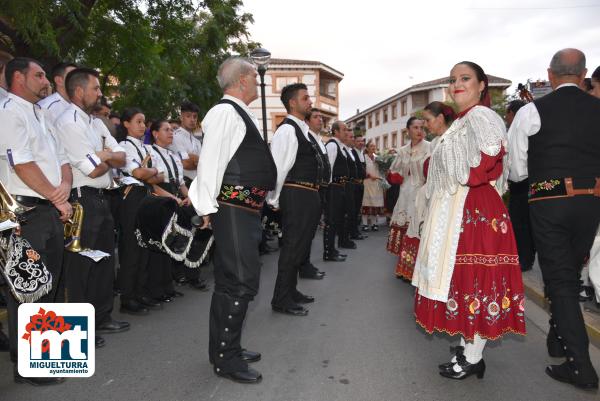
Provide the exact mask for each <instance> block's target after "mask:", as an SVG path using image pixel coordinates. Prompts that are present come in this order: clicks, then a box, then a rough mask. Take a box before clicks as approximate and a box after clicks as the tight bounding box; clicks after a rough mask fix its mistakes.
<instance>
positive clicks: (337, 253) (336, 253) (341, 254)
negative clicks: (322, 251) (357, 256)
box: [332, 249, 348, 258]
mask: <svg viewBox="0 0 600 401" xmlns="http://www.w3.org/2000/svg"><path fill="white" fill-rule="evenodd" d="M332 253H333V254H334V255H337V256H341V257H342V258H347V257H348V254H345V253H340V251H338V250H337V249H334V250H333V252H332Z"/></svg>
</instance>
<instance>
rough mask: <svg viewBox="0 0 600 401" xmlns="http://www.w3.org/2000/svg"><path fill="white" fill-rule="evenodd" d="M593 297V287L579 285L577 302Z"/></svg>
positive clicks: (589, 299)
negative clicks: (579, 290)
mask: <svg viewBox="0 0 600 401" xmlns="http://www.w3.org/2000/svg"><path fill="white" fill-rule="evenodd" d="M582 293H583V294H582ZM592 299H594V288H592V287H589V286H587V285H583V286H581V292H580V293H579V302H587V301H591V300H592Z"/></svg>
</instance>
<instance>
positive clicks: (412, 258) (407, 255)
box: [396, 235, 420, 281]
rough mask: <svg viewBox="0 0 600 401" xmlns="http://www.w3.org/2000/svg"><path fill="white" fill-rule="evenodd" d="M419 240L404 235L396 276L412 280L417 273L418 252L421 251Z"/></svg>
mask: <svg viewBox="0 0 600 401" xmlns="http://www.w3.org/2000/svg"><path fill="white" fill-rule="evenodd" d="M419 242H420V241H419V239H418V238H413V237H409V236H408V235H404V237H402V245H401V247H400V256H399V257H398V263H397V264H396V276H398V277H402V278H405V279H406V280H408V281H411V280H412V276H413V272H414V271H415V262H416V260H417V251H418V250H419Z"/></svg>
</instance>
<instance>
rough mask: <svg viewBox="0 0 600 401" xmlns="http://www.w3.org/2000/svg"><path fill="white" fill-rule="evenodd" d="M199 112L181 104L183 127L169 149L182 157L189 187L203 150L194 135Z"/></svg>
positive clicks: (192, 105)
mask: <svg viewBox="0 0 600 401" xmlns="http://www.w3.org/2000/svg"><path fill="white" fill-rule="evenodd" d="M199 112H200V108H199V107H198V106H196V105H195V104H194V103H192V102H183V103H182V104H181V125H180V126H179V128H177V129H176V130H175V131H174V132H173V144H172V145H171V146H170V147H169V149H170V150H172V151H173V152H179V154H180V155H181V159H182V162H183V176H184V180H185V185H187V186H188V187H189V185H190V183H191V182H192V180H193V179H194V178H196V169H197V167H198V155H199V154H200V149H201V148H202V145H201V144H200V141H199V140H198V139H197V138H196V137H195V136H194V134H193V132H194V131H195V130H196V128H197V124H198V113H199ZM195 270H196V269H195Z"/></svg>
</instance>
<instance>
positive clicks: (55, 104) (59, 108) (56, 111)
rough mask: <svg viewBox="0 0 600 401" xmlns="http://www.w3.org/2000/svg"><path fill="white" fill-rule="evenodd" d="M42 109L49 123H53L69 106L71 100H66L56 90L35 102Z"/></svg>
mask: <svg viewBox="0 0 600 401" xmlns="http://www.w3.org/2000/svg"><path fill="white" fill-rule="evenodd" d="M37 104H38V105H39V106H40V107H41V108H42V109H44V110H46V116H47V119H48V121H49V122H50V123H51V124H53V125H54V124H55V123H56V121H57V120H58V117H60V116H61V114H62V113H64V112H65V110H67V108H69V105H70V104H71V102H69V101H68V100H66V99H65V98H64V97H62V96H61V95H60V93H58V92H54V93H53V94H51V95H50V96H46V97H45V98H43V99H42V100H40V101H39V102H38V103H37Z"/></svg>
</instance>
